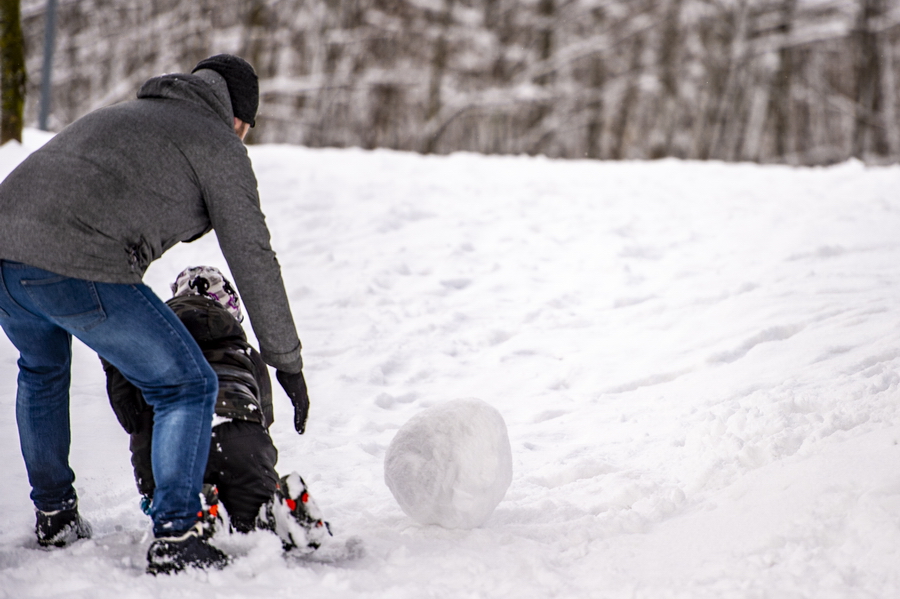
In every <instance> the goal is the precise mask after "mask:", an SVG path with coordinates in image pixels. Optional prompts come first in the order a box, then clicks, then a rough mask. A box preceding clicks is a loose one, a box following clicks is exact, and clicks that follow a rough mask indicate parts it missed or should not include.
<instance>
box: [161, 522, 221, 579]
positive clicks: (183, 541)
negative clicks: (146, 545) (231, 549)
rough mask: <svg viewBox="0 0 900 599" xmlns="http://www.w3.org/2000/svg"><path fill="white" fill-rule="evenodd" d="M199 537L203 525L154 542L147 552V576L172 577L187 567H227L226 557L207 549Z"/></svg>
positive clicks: (201, 537) (214, 549)
mask: <svg viewBox="0 0 900 599" xmlns="http://www.w3.org/2000/svg"><path fill="white" fill-rule="evenodd" d="M203 535H204V531H203V524H202V523H200V522H197V524H195V525H194V526H192V527H191V528H189V529H188V530H187V531H186V532H184V533H181V534H180V535H173V536H170V537H159V538H157V539H156V540H155V541H153V542H152V543H151V544H150V549H148V550H147V573H148V574H153V575H154V576H155V575H157V574H174V573H176V572H181V571H182V570H184V569H185V568H187V567H191V568H201V569H206V568H215V569H217V570H221V569H222V568H224V567H225V566H227V565H228V563H229V561H230V560H229V557H228V556H227V555H225V554H224V553H222V551H220V550H219V549H217V548H215V547H213V546H212V545H210V544H209V543H208V542H207V541H206V539H204V538H203Z"/></svg>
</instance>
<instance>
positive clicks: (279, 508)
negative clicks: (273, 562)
mask: <svg viewBox="0 0 900 599" xmlns="http://www.w3.org/2000/svg"><path fill="white" fill-rule="evenodd" d="M257 526H258V527H259V528H264V529H267V530H271V531H273V532H275V534H277V535H278V536H279V538H281V542H282V544H283V545H284V549H285V551H290V550H292V549H298V550H300V551H311V550H314V549H317V548H318V547H319V546H320V545H321V544H322V541H323V540H324V539H325V538H326V537H328V536H330V535H331V530H330V528H329V526H328V523H327V522H325V521H324V520H323V519H322V512H321V511H320V510H319V507H318V506H317V505H316V503H315V502H314V501H313V500H312V498H311V497H310V496H309V490H308V489H307V487H306V483H305V482H303V479H302V478H300V475H299V474H297V473H296V472H292V473H290V474H288V475H287V476H283V477H282V478H281V480H280V481H279V482H278V486H277V487H276V488H275V494H274V495H273V496H272V499H271V500H269V501H268V502H267V503H265V504H263V506H262V507H261V508H260V510H259V516H258V517H257Z"/></svg>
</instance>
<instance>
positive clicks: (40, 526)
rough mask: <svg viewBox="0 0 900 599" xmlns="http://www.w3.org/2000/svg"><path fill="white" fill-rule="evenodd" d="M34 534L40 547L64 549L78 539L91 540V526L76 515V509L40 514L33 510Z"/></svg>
mask: <svg viewBox="0 0 900 599" xmlns="http://www.w3.org/2000/svg"><path fill="white" fill-rule="evenodd" d="M35 512H36V515H37V519H36V522H35V524H34V532H35V534H37V542H38V545H40V546H41V547H65V546H66V545H68V544H69V543H74V542H75V541H77V540H78V539H90V538H91V525H90V524H88V521H87V520H85V519H84V518H82V517H81V516H80V515H79V514H78V508H77V507H73V508H72V509H68V510H56V511H55V512H42V511H41V510H35Z"/></svg>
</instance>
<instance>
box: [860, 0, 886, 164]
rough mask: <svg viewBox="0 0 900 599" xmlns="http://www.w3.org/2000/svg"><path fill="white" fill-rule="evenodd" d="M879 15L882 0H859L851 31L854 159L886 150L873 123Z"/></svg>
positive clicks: (877, 104) (878, 104)
mask: <svg viewBox="0 0 900 599" xmlns="http://www.w3.org/2000/svg"><path fill="white" fill-rule="evenodd" d="M883 14H884V4H883V2H882V0H862V5H861V7H860V11H859V17H858V20H857V29H856V31H855V32H854V37H855V39H856V51H857V64H856V77H857V79H856V121H855V127H854V132H853V155H854V156H855V157H857V158H864V157H865V156H866V154H869V153H876V154H884V153H886V152H885V148H884V144H883V142H882V139H881V137H882V136H879V132H878V128H877V126H876V123H877V121H878V119H877V115H878V113H879V112H880V109H881V85H880V84H881V57H880V55H879V50H880V48H879V44H878V41H879V40H878V38H879V35H878V33H877V31H876V27H875V21H876V20H877V19H878V18H879V17H881V16H882V15H883Z"/></svg>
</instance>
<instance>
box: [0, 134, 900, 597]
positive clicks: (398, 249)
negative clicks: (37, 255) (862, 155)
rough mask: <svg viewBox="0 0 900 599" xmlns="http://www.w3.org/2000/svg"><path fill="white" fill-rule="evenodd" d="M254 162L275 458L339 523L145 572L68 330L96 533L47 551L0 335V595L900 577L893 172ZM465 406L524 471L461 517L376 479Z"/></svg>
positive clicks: (886, 585) (276, 156)
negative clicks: (319, 540) (298, 408)
mask: <svg viewBox="0 0 900 599" xmlns="http://www.w3.org/2000/svg"><path fill="white" fill-rule="evenodd" d="M39 141H40V139H39V138H38V137H37V134H36V133H35V132H34V131H29V132H27V133H26V139H25V144H24V146H17V145H16V144H6V145H5V146H3V147H0V176H4V175H5V173H6V172H8V171H9V170H10V169H12V168H13V166H14V165H15V164H16V163H17V162H18V161H19V160H21V159H22V158H23V157H24V156H25V155H26V154H27V152H28V151H29V150H30V149H32V148H34V147H35V145H37V144H38V143H39ZM249 152H250V156H251V158H252V160H253V164H254V167H255V169H256V173H257V176H258V179H259V184H260V190H261V198H262V205H263V208H264V210H265V212H266V214H267V216H268V223H269V226H270V228H271V231H272V243H273V246H274V247H275V249H276V251H277V252H278V258H279V261H280V263H281V265H282V267H283V270H284V278H285V281H286V285H287V291H288V294H289V297H290V300H291V304H292V308H293V313H294V316H295V319H296V321H297V326H298V329H299V332H300V336H301V339H302V340H303V346H304V361H305V364H306V370H305V372H306V378H307V382H308V384H309V389H310V397H311V401H312V404H311V409H310V415H309V425H308V427H307V432H306V434H304V435H302V436H298V435H297V434H296V433H295V432H294V430H293V426H292V421H293V420H292V408H291V405H290V402H289V401H288V399H287V398H286V397H285V396H284V394H283V393H282V391H281V390H280V389H278V388H277V385H276V389H275V393H276V396H275V398H274V401H275V424H274V425H273V427H272V431H271V432H272V436H273V439H274V441H275V443H276V445H277V446H278V450H279V463H278V468H279V471H280V472H282V473H286V472H291V471H292V470H296V471H297V472H299V473H300V474H301V475H302V476H303V479H304V480H305V481H306V483H307V484H308V486H309V489H310V493H311V495H312V496H313V497H314V498H315V500H316V502H317V503H318V505H319V507H320V508H321V509H322V512H323V515H324V517H325V518H326V519H327V520H328V521H329V522H330V523H331V527H332V530H333V532H334V535H335V536H334V537H333V538H332V539H331V543H329V544H328V545H327V546H323V547H322V548H321V549H319V550H318V551H316V552H315V553H313V554H312V555H310V556H306V557H303V556H300V557H285V556H283V554H282V550H281V541H280V540H279V539H278V538H277V537H276V536H274V535H272V534H270V533H266V532H255V533H253V534H250V535H247V536H245V537H241V536H239V535H233V536H229V535H227V534H222V533H219V534H217V535H216V537H215V538H214V540H213V542H214V543H215V544H216V545H217V546H218V547H220V548H222V549H223V550H225V551H227V552H228V553H229V554H231V555H233V556H235V560H234V563H233V564H232V565H231V566H229V567H228V568H226V569H225V570H222V571H217V572H208V573H205V572H188V573H185V574H183V575H179V576H175V577H171V578H170V577H158V578H154V577H152V576H147V575H145V574H144V568H145V565H146V561H145V559H146V552H147V547H148V545H149V543H150V536H149V534H148V530H149V521H148V519H147V518H146V516H144V515H143V514H142V513H141V511H140V509H139V501H138V495H137V492H136V490H135V487H134V482H133V480H132V473H131V465H130V463H129V453H128V438H127V435H126V434H125V433H124V432H123V431H122V429H121V427H120V426H119V425H118V423H117V422H116V419H115V416H113V414H112V411H111V410H110V407H109V403H108V401H107V400H106V397H105V392H104V379H103V371H102V369H101V367H100V364H99V361H98V360H97V357H96V356H95V355H94V354H93V353H92V352H90V351H89V350H87V349H86V348H85V347H84V346H82V345H81V344H80V343H75V344H74V356H73V379H72V392H71V395H72V454H71V462H72V465H73V468H74V470H75V472H76V474H77V475H78V479H77V480H76V481H75V485H76V488H77V489H78V492H79V496H80V505H81V509H82V511H83V513H84V515H85V517H86V518H87V519H88V520H89V521H90V522H91V524H92V525H93V529H94V537H93V538H92V539H90V540H87V541H79V542H78V543H75V544H74V545H73V546H72V547H69V548H66V549H63V550H58V551H56V550H55V551H44V550H41V549H39V548H38V546H37V543H36V542H35V539H34V532H33V526H34V514H33V512H32V510H31V505H30V500H29V498H28V494H29V490H30V489H29V486H28V481H27V479H26V476H25V469H24V466H23V464H22V458H21V455H20V452H19V447H18V436H17V432H16V425H15V416H14V414H15V408H14V404H15V393H16V375H17V367H16V359H17V357H18V356H17V354H16V351H15V349H14V348H13V347H12V345H11V344H10V343H8V342H7V340H6V339H5V338H3V337H0V463H2V466H0V472H2V485H0V598H2V599H30V598H38V597H40V598H42V599H55V598H60V599H62V598H65V599H149V598H166V599H172V598H174V599H179V598H193V597H203V598H206V599H214V598H222V599H236V598H249V597H266V598H267V599H288V598H291V599H293V598H296V597H298V596H302V597H304V598H311V599H316V598H326V597H327V598H328V599H363V598H366V599H368V598H376V597H377V598H381V597H391V598H392V599H420V598H422V597H430V598H453V599H456V598H460V597H473V598H474V597H477V598H482V597H496V598H503V599H509V598H520V597H521V598H525V597H527V598H550V597H564V598H568V597H577V598H579V599H583V598H587V599H593V598H597V599H601V598H602V599H732V598H738V599H767V598H772V599H798V598H816V599H836V598H846V599H876V598H878V599H881V598H886V597H897V596H900V569H898V568H897V564H898V563H900V467H898V464H900V410H898V403H900V317H898V314H900V303H898V298H900V235H898V231H900V195H898V189H900V167H898V166H889V167H871V168H866V167H865V166H863V165H862V164H860V163H859V162H855V161H853V162H847V163H843V164H838V165H835V166H832V167H828V168H790V167H786V166H759V165H752V164H723V163H718V162H709V163H697V162H684V161H677V160H662V161H655V162H620V163H607V162H597V161H571V162H563V161H556V160H548V159H545V158H539V157H483V156H477V155H471V154H455V155H451V156H419V155H413V154H403V153H398V152H390V151H363V150H357V149H345V150H333V149H316V150H312V149H305V148H300V147H291V146H255V147H250V148H249ZM196 264H210V265H213V266H218V267H219V268H223V269H224V268H225V263H224V260H223V259H222V258H221V255H220V253H219V252H218V249H217V246H216V242H215V237H214V236H213V235H209V236H207V237H205V238H203V239H201V240H198V241H196V242H194V243H190V244H181V245H179V246H177V247H175V248H173V249H172V250H170V251H169V252H167V253H166V255H165V256H163V257H162V259H160V260H158V261H157V262H155V263H154V264H153V265H151V267H150V270H149V271H148V273H147V276H146V277H145V281H146V282H147V283H148V284H149V285H150V286H151V287H152V288H153V289H155V290H156V292H157V293H158V294H159V295H160V296H161V297H163V298H168V296H169V290H168V284H169V283H170V282H171V281H172V280H173V279H174V277H175V275H176V274H177V273H179V272H180V271H181V270H182V269H183V268H184V267H185V266H188V265H196ZM459 397H478V398H479V399H481V400H483V401H485V402H487V403H489V404H490V405H492V406H494V407H495V408H496V409H497V410H498V411H499V412H500V413H501V414H502V415H503V418H504V420H505V421H506V425H507V427H508V432H509V440H510V445H511V448H512V459H513V479H512V483H511V484H510V487H509V490H508V491H507V494H506V496H505V497H504V499H503V501H501V502H500V504H499V505H498V506H497V508H496V509H495V510H494V513H493V514H491V516H490V517H489V518H488V519H487V521H486V522H485V523H484V524H483V525H482V526H480V527H478V528H474V529H471V530H465V529H447V528H443V527H440V526H435V525H422V524H419V523H417V522H415V521H414V520H412V519H410V518H409V517H408V516H406V514H404V513H403V511H402V510H401V509H400V507H399V506H398V505H397V502H396V501H395V500H394V499H393V497H392V496H391V492H390V490H389V489H388V488H387V486H386V485H385V484H384V470H383V464H384V458H385V453H386V450H387V448H388V446H389V444H390V442H391V440H392V439H393V438H394V437H395V436H396V434H397V432H398V431H399V430H400V428H401V427H402V426H403V425H404V424H405V423H406V422H408V421H409V420H410V419H411V418H412V417H413V416H414V415H416V414H418V413H420V412H422V411H423V410H425V409H427V408H429V407H431V406H435V405H439V404H440V403H442V402H445V401H447V400H451V399H454V398H459Z"/></svg>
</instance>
